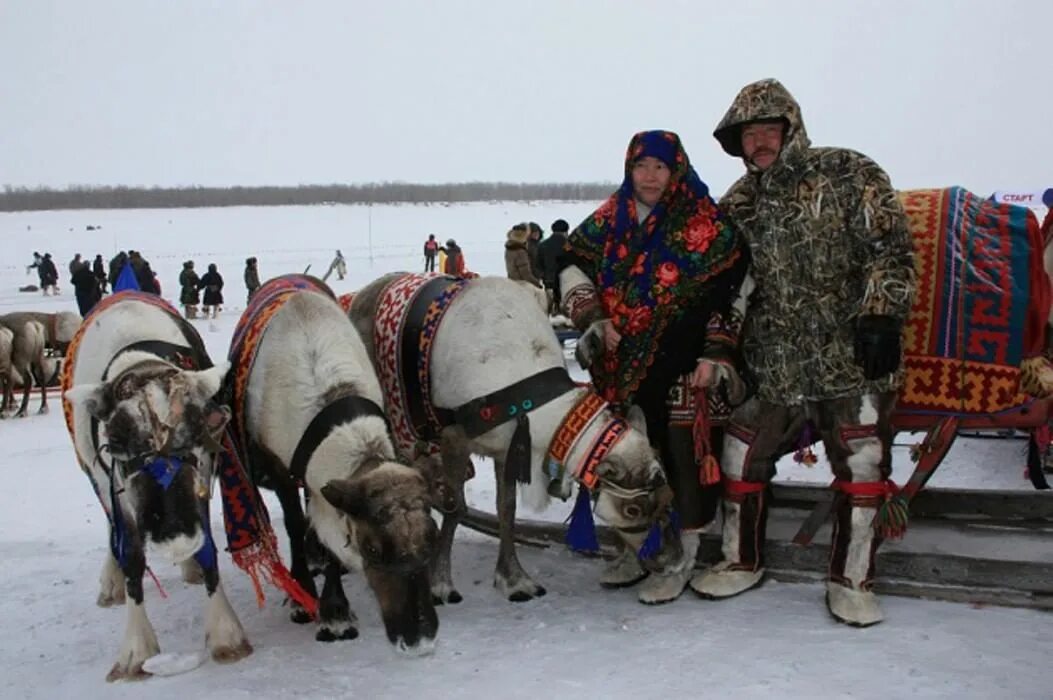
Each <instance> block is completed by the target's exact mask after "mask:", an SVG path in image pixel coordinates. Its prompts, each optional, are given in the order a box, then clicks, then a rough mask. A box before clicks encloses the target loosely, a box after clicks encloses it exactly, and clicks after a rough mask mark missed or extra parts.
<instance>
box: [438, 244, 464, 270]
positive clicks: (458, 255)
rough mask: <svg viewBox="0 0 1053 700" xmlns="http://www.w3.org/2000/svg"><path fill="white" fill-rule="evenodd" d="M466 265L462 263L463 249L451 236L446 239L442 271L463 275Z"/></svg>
mask: <svg viewBox="0 0 1053 700" xmlns="http://www.w3.org/2000/svg"><path fill="white" fill-rule="evenodd" d="M466 269H467V268H466V267H465V264H464V251H463V250H461V247H460V246H459V245H457V241H455V240H453V239H452V238H451V239H450V240H448V241H446V260H445V262H444V263H443V269H442V271H443V273H445V274H447V275H453V276H454V277H464V274H465V271H466Z"/></svg>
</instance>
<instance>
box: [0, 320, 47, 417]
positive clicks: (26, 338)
mask: <svg viewBox="0 0 1053 700" xmlns="http://www.w3.org/2000/svg"><path fill="white" fill-rule="evenodd" d="M0 326H3V327H5V328H8V329H9V330H10V331H11V333H12V341H11V368H10V370H9V372H8V375H7V376H8V382H7V386H6V387H5V390H4V399H3V403H2V404H0V413H2V412H3V411H4V410H6V409H7V408H8V407H9V406H10V404H11V400H12V394H13V392H14V384H15V383H16V382H19V381H20V382H21V384H22V403H21V405H20V406H19V408H18V411H17V412H16V413H15V416H16V417H18V418H25V417H26V415H27V410H28V408H29V394H30V393H31V392H32V390H33V382H34V381H36V383H37V384H38V385H39V386H40V409H39V410H38V411H37V412H38V413H41V414H44V413H47V412H48V394H47V385H48V384H50V383H51V381H52V380H53V379H54V378H55V374H56V372H57V371H58V367H59V365H58V363H57V362H56V361H55V360H52V359H49V358H47V357H46V356H45V355H44V343H45V340H44V339H45V337H46V336H45V330H44V324H42V323H40V322H39V321H34V320H25V319H23V318H21V317H20V315H18V314H11V315H8V316H0Z"/></svg>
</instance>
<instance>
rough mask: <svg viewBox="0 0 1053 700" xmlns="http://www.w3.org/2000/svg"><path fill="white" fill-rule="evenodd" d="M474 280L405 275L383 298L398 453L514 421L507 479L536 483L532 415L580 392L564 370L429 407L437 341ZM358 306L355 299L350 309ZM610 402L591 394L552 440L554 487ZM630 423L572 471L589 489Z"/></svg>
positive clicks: (382, 334)
mask: <svg viewBox="0 0 1053 700" xmlns="http://www.w3.org/2000/svg"><path fill="white" fill-rule="evenodd" d="M467 283H468V280H466V279H463V278H457V277H451V276H448V275H439V274H418V273H414V274H406V275H403V276H401V277H399V278H397V279H396V280H394V281H393V282H392V283H391V284H389V285H388V286H387V287H386V288H385V289H384V290H383V291H382V292H381V294H380V297H379V300H378V304H377V313H376V321H375V325H374V343H375V350H376V358H377V375H378V379H379V380H380V384H381V388H382V389H383V391H384V394H385V396H386V397H387V410H388V415H389V418H390V419H391V427H392V432H393V435H394V437H395V442H396V447H397V448H398V450H399V452H400V453H401V454H403V455H404V456H407V457H408V456H416V455H419V454H435V453H437V452H438V451H439V444H438V440H439V435H440V433H441V431H442V429H443V428H445V427H447V426H450V425H459V426H460V427H461V428H462V429H463V430H464V432H465V434H466V435H467V436H468V437H469V438H475V437H478V436H480V435H483V434H484V433H487V432H489V431H490V430H492V429H494V428H496V427H497V426H499V425H501V424H503V423H507V422H508V421H511V420H514V421H515V423H516V428H515V432H514V434H513V436H512V441H511V444H510V446H509V449H508V454H507V457H506V464H507V466H508V467H509V473H510V474H512V475H514V476H515V478H516V480H517V481H519V482H521V483H530V481H531V475H530V451H531V442H530V419H529V414H530V412H531V411H533V410H536V409H537V408H540V407H541V406H543V405H545V404H546V403H548V402H550V401H552V400H553V399H555V398H557V397H559V396H562V395H564V394H566V393H567V392H568V391H573V390H575V389H578V388H579V385H578V384H577V383H576V382H574V380H572V379H571V378H570V375H569V374H568V373H567V370H566V368H565V367H551V368H549V369H544V370H541V371H540V372H537V373H535V374H532V375H530V376H529V377H526V378H524V379H521V380H519V381H517V382H514V383H513V384H510V385H508V386H506V387H503V388H501V389H498V390H497V391H494V392H491V393H489V394H487V395H485V396H480V397H478V398H475V399H473V400H471V401H469V402H467V403H465V404H463V405H461V406H458V407H456V408H453V409H446V408H440V407H438V406H435V405H434V404H432V402H431V362H432V358H431V352H432V349H433V346H434V339H435V335H436V333H437V331H438V329H439V327H440V326H441V324H442V320H443V318H444V316H445V313H446V311H447V310H448V309H449V306H450V304H451V303H452V302H453V300H454V299H456V298H457V295H458V294H459V293H460V292H461V291H462V290H463V289H464V287H465V285H466V284H467ZM351 303H353V300H349V302H348V305H349V306H350V304H351ZM606 405H607V403H606V402H605V401H604V400H603V399H601V398H600V397H599V396H598V395H596V394H595V393H593V392H591V391H590V392H587V393H586V394H585V395H584V397H583V398H582V399H581V400H580V401H579V402H578V403H577V405H576V406H575V408H574V410H572V411H571V412H570V413H569V414H568V415H567V416H566V418H564V420H563V422H562V423H561V425H560V427H559V429H558V430H557V432H556V436H555V437H554V438H553V441H552V444H551V445H550V447H549V449H548V453H547V457H546V461H545V472H546V474H547V475H548V477H549V478H550V479H552V480H557V479H561V478H562V475H563V472H564V470H565V468H566V461H567V459H568V458H569V456H570V453H571V451H572V449H573V448H574V447H575V446H576V444H577V442H578V441H579V440H580V437H581V436H582V435H583V434H584V432H585V431H586V430H587V429H588V428H589V426H590V425H592V423H593V422H594V421H595V420H596V419H597V417H598V416H599V415H600V414H601V413H602V411H603V409H604V408H605V407H606ZM627 430H628V426H627V425H626V423H625V421H623V420H621V419H620V418H615V419H613V420H611V421H609V422H608V424H607V425H606V426H605V427H604V429H603V430H602V431H601V433H600V436H599V437H598V438H596V439H595V440H594V442H593V444H592V445H591V446H590V448H589V450H588V452H587V453H586V454H585V456H584V457H583V459H582V460H581V461H580V462H579V464H578V467H577V468H576V469H575V470H574V475H575V477H576V478H578V479H579V480H580V481H582V483H584V484H585V486H586V487H587V488H589V489H591V488H593V487H594V486H595V485H596V483H597V481H598V480H597V478H596V473H595V470H596V467H597V465H598V464H599V463H600V462H602V461H603V459H604V457H605V456H606V454H607V452H609V451H610V449H611V448H612V447H613V446H614V445H615V444H616V443H617V442H618V440H620V439H621V437H622V436H623V435H624V434H625V433H626V432H627Z"/></svg>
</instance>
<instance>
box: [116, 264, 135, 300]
mask: <svg viewBox="0 0 1053 700" xmlns="http://www.w3.org/2000/svg"><path fill="white" fill-rule="evenodd" d="M126 289H132V290H134V291H136V292H138V291H140V290H139V280H137V279H135V270H133V269H132V264H131V262H126V263H124V267H123V268H121V274H120V276H118V277H117V282H116V283H115V284H114V285H113V291H114V292H115V293H116V292H123V291H124V290H126Z"/></svg>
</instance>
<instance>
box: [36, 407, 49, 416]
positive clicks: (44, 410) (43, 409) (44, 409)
mask: <svg viewBox="0 0 1053 700" xmlns="http://www.w3.org/2000/svg"><path fill="white" fill-rule="evenodd" d="M47 412H48V407H47V406H41V407H40V410H39V411H37V415H39V416H46V415H47Z"/></svg>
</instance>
